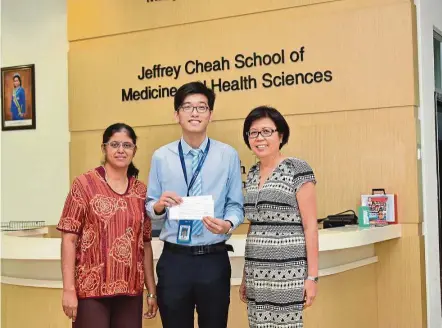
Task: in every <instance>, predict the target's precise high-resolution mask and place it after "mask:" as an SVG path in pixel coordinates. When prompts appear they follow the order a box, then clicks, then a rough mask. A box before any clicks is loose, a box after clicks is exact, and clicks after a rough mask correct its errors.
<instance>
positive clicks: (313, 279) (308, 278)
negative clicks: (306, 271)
mask: <svg viewBox="0 0 442 328" xmlns="http://www.w3.org/2000/svg"><path fill="white" fill-rule="evenodd" d="M306 280H311V281H313V282H318V280H319V278H318V277H313V276H308V277H307V279H306Z"/></svg>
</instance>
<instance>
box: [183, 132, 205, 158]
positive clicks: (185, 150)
mask: <svg viewBox="0 0 442 328" xmlns="http://www.w3.org/2000/svg"><path fill="white" fill-rule="evenodd" d="M208 140H209V138H208V137H207V136H206V137H205V138H204V140H203V142H202V143H201V145H200V146H199V147H198V149H200V150H201V151H204V150H205V149H206V146H207V142H208ZM181 147H183V154H184V155H187V154H189V152H190V150H191V149H192V147H190V146H189V144H188V143H187V142H186V141H184V138H183V137H181Z"/></svg>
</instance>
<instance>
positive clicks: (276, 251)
mask: <svg viewBox="0 0 442 328" xmlns="http://www.w3.org/2000/svg"><path fill="white" fill-rule="evenodd" d="M259 180H260V172H259V163H258V164H255V165H254V166H252V168H251V169H250V171H249V173H248V176H247V182H246V195H245V202H244V209H245V214H246V217H247V218H248V219H249V220H250V223H251V226H250V233H249V235H248V237H247V241H246V252H245V275H246V293H247V299H248V316H249V325H250V327H251V328H274V327H275V328H276V327H284V328H300V327H303V320H302V309H303V304H304V294H303V291H304V279H305V278H306V277H307V256H306V247H305V237H304V229H303V226H302V221H301V215H300V212H299V208H298V203H297V200H296V193H297V191H298V190H299V188H300V187H301V186H302V185H303V184H304V183H306V182H313V183H316V180H315V176H314V173H313V171H312V169H311V167H310V166H309V165H308V164H307V163H306V162H305V161H303V160H300V159H297V158H293V157H291V158H286V159H284V160H283V161H282V162H281V163H280V164H279V165H278V166H277V167H276V168H275V169H274V170H273V172H272V173H271V174H270V176H269V177H268V178H267V180H266V181H265V183H264V184H263V186H262V188H261V190H259Z"/></svg>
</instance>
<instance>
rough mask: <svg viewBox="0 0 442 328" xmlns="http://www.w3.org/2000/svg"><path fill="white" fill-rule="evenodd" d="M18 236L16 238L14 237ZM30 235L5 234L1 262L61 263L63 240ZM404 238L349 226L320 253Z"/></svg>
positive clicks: (158, 247) (324, 239)
mask: <svg viewBox="0 0 442 328" xmlns="http://www.w3.org/2000/svg"><path fill="white" fill-rule="evenodd" d="M45 229H47V228H40V229H36V230H33V231H32V233H33V234H34V235H35V234H36V233H38V232H40V233H42V234H43V233H45V231H47V230H45ZM14 234H15V235H14ZM20 234H21V235H25V234H26V233H10V232H3V233H2V236H1V259H4V260H60V241H61V240H60V238H38V237H35V236H34V237H24V236H19V235H20ZM400 236H401V225H400V224H394V225H389V226H386V227H374V228H359V227H358V226H347V227H341V228H332V229H322V230H319V251H320V252H324V251H333V250H340V249H347V248H353V247H359V246H364V245H369V244H374V243H377V242H381V241H386V240H390V239H394V238H399V237H400ZM245 240H246V235H232V237H231V238H230V239H229V241H228V243H229V244H231V245H233V247H234V249H235V252H234V253H231V252H230V253H229V255H230V256H231V257H242V256H244V249H245ZM152 247H153V252H154V259H158V258H159V256H160V255H161V251H162V248H163V242H162V241H160V240H159V239H158V238H154V239H153V240H152Z"/></svg>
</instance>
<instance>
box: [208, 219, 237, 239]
mask: <svg viewBox="0 0 442 328" xmlns="http://www.w3.org/2000/svg"><path fill="white" fill-rule="evenodd" d="M203 223H204V225H205V226H206V228H207V230H209V231H211V232H213V233H214V234H218V235H222V234H225V233H227V232H228V231H229V229H230V228H231V227H232V225H231V223H230V222H229V221H226V220H223V219H215V218H212V217H210V216H205V217H204V218H203Z"/></svg>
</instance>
